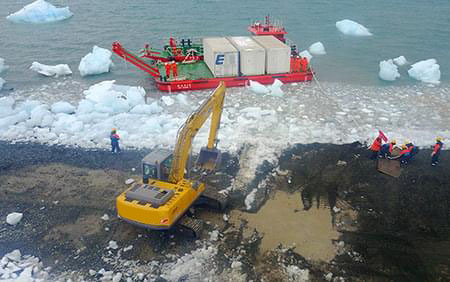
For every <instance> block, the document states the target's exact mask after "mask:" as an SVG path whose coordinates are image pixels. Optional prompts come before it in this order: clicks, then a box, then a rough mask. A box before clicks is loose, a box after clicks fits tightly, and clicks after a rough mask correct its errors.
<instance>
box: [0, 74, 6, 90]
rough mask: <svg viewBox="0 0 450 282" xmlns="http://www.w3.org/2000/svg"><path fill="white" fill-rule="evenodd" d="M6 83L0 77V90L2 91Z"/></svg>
mask: <svg viewBox="0 0 450 282" xmlns="http://www.w3.org/2000/svg"><path fill="white" fill-rule="evenodd" d="M5 83H6V81H5V80H4V79H3V78H1V77H0V90H2V88H3V85H5Z"/></svg>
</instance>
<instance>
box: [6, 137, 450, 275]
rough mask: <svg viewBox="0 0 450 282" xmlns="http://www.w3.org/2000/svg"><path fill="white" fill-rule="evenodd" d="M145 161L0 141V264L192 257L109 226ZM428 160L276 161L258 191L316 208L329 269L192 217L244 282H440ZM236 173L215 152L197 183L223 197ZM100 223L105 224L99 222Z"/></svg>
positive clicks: (440, 178) (448, 225)
mask: <svg viewBox="0 0 450 282" xmlns="http://www.w3.org/2000/svg"><path fill="white" fill-rule="evenodd" d="M146 153H148V151H145V150H125V151H123V152H122V153H121V154H118V155H113V154H111V153H110V152H108V151H106V150H83V149H79V148H70V147H64V146H45V145H38V144H20V143H18V144H7V143H2V142H0V154H1V156H2V159H1V160H0V215H1V217H2V219H1V220H0V256H3V255H4V254H5V253H7V252H9V251H11V250H13V249H17V248H18V249H21V251H22V253H24V254H32V255H35V256H38V257H40V258H42V259H43V261H44V264H45V265H48V266H52V267H53V269H54V271H64V270H79V271H82V272H84V273H86V272H87V270H89V269H94V270H98V269H100V268H102V267H105V268H106V269H108V264H107V263H106V262H105V260H104V256H103V254H104V253H105V249H106V247H107V245H108V242H109V241H110V240H115V241H117V242H118V243H119V244H120V245H119V247H121V248H123V247H125V246H128V245H133V249H132V250H131V251H128V252H123V253H122V257H123V258H125V259H133V260H140V261H143V262H145V261H150V260H164V257H165V255H166V254H173V253H176V254H181V255H182V254H184V253H188V252H190V251H192V250H193V249H196V248H197V247H198V246H197V245H196V242H195V240H194V239H190V238H186V237H183V236H178V235H179V234H177V233H176V232H174V231H170V232H152V231H145V230H143V229H140V228H136V227H133V226H131V225H129V224H126V223H123V222H122V221H120V220H118V219H117V218H116V217H115V210H114V198H115V196H116V195H118V194H119V193H121V192H122V191H123V190H124V189H125V188H126V185H125V184H124V181H125V180H126V179H128V178H134V179H136V180H138V179H139V178H140V161H141V159H142V157H143V156H145V154H146ZM429 153H430V152H429V150H422V151H421V152H420V153H419V154H418V155H417V156H416V159H415V160H414V161H413V162H411V163H410V164H408V165H407V166H405V167H403V168H402V175H401V176H400V177H399V178H398V179H397V178H392V177H389V176H386V175H383V174H380V173H378V172H377V171H376V169H375V166H376V165H375V162H374V161H371V160H369V159H368V158H367V151H366V149H365V147H363V146H361V145H360V144H358V143H355V144H348V145H340V146H339V145H330V144H311V145H297V146H294V147H293V148H291V149H289V150H287V151H286V152H284V153H283V154H282V156H281V158H280V169H281V170H282V171H288V173H287V174H279V175H278V176H274V177H273V178H271V179H270V180H269V182H270V183H268V188H267V193H266V192H265V194H267V195H269V194H272V193H273V192H274V190H283V191H285V192H289V193H293V192H296V194H300V195H301V196H300V197H299V201H302V204H303V205H301V206H303V209H304V210H309V209H311V208H314V207H315V205H318V204H320V205H323V203H325V205H327V206H328V207H329V208H330V213H331V215H332V221H333V225H334V226H335V228H336V230H337V231H339V232H340V233H341V234H342V235H341V238H340V239H338V240H336V242H335V244H336V245H340V244H342V245H340V247H339V248H338V252H337V256H336V257H335V258H334V259H333V260H332V261H330V262H329V263H326V262H323V263H318V262H311V261H308V260H306V259H305V258H303V257H302V256H301V255H299V254H298V253H297V252H296V251H295V248H293V249H289V248H285V247H282V246H280V247H279V248H276V249H275V250H272V251H268V252H265V253H263V252H262V251H261V250H260V243H261V236H260V235H259V234H258V233H257V232H254V233H253V234H252V236H250V237H248V236H247V237H246V236H244V232H243V226H232V224H230V223H228V222H224V221H223V219H222V214H216V213H211V212H207V211H205V212H203V211H197V210H196V211H195V212H194V214H195V216H197V217H199V218H201V219H203V220H205V221H207V225H206V231H211V230H219V231H220V238H221V239H220V243H219V244H218V249H219V253H218V258H219V259H218V262H216V263H217V264H218V266H219V268H218V270H219V271H221V270H224V269H229V268H230V258H237V257H239V260H240V261H241V262H242V264H243V266H242V271H243V272H244V273H245V274H246V275H247V280H248V279H253V280H254V281H261V280H264V281H274V280H283V278H282V277H286V276H283V275H285V274H283V271H284V270H283V269H284V268H283V267H281V266H280V265H285V266H286V265H295V266H298V267H300V268H302V269H309V272H310V278H312V280H324V277H325V275H326V274H329V273H332V274H333V277H338V276H340V277H344V278H345V279H346V280H355V281H445V280H449V277H450V271H449V270H450V239H449V238H450V236H449V235H450V209H449V207H450V154H449V153H448V152H447V151H444V152H443V154H442V156H441V163H440V164H439V166H438V167H435V168H432V167H431V166H430V157H429ZM338 161H345V164H344V163H342V162H341V163H340V165H338ZM238 167H239V163H238V161H237V160H236V158H233V159H232V158H230V157H229V156H227V155H225V156H224V161H223V167H222V168H221V173H220V174H218V175H216V176H214V177H212V178H210V179H208V180H207V183H208V184H209V186H210V187H214V189H218V190H220V189H224V188H227V187H228V186H229V185H230V183H231V180H232V178H233V177H234V176H235V174H236V171H237V169H238ZM133 168H135V170H134V171H133V170H132V169H133ZM265 175H266V176H267V172H266V174H265ZM274 175H275V174H274ZM232 196H233V197H234V198H235V199H234V200H233V202H232V206H231V207H230V208H229V209H240V208H244V207H243V199H242V198H239V196H238V195H232ZM260 200H261V202H264V200H265V199H260ZM299 206H300V205H299ZM333 207H336V208H338V210H333ZM13 211H18V212H23V213H24V218H23V219H22V221H21V222H20V223H19V224H18V225H17V226H15V227H12V226H9V225H7V224H6V223H5V221H4V217H5V216H6V215H7V214H8V213H10V212H13ZM229 212H230V210H227V211H226V213H229ZM103 214H108V215H109V217H110V219H109V220H107V221H104V220H102V219H101V216H102V215H103ZM244 224H245V223H244ZM268 224H270V223H268ZM202 238H203V239H207V238H208V234H207V232H206V234H204V235H203V237H202ZM341 242H342V243H341Z"/></svg>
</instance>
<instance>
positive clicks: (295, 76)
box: [155, 71, 313, 92]
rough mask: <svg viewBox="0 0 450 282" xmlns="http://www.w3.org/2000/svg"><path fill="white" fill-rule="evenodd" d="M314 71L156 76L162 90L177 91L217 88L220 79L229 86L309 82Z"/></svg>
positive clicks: (158, 86) (157, 84) (158, 85)
mask: <svg viewBox="0 0 450 282" xmlns="http://www.w3.org/2000/svg"><path fill="white" fill-rule="evenodd" d="M312 78H313V73H312V72H311V71H307V72H295V73H282V74H269V75H255V76H239V77H217V78H209V79H197V80H178V81H168V82H164V81H160V80H159V78H156V77H155V82H156V86H157V88H158V89H159V90H160V91H166V92H176V91H186V90H199V89H211V88H216V87H217V86H218V85H219V82H220V81H224V82H225V85H226V86H227V87H237V86H245V85H248V84H249V80H253V81H257V82H259V83H261V84H272V83H273V82H274V81H275V79H278V80H280V81H281V82H283V83H293V82H307V81H311V80H312Z"/></svg>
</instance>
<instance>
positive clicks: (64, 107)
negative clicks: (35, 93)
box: [51, 101, 75, 114]
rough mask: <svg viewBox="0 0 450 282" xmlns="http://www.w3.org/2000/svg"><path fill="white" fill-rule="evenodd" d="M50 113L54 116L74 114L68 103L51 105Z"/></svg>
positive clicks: (73, 109) (73, 108)
mask: <svg viewBox="0 0 450 282" xmlns="http://www.w3.org/2000/svg"><path fill="white" fill-rule="evenodd" d="M51 111H52V112H54V113H55V114H58V113H65V114H72V113H74V112H75V107H74V106H72V105H71V104H70V103H69V102H64V101H61V102H56V103H54V104H52V106H51Z"/></svg>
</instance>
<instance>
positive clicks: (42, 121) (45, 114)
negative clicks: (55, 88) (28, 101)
mask: <svg viewBox="0 0 450 282" xmlns="http://www.w3.org/2000/svg"><path fill="white" fill-rule="evenodd" d="M49 118H53V117H52V115H51V113H50V111H49V110H48V106H47V105H39V106H37V107H36V108H34V109H33V110H32V111H31V113H30V119H29V120H28V121H27V123H28V124H29V125H30V126H31V127H34V126H49V125H51V123H50V124H48V121H49ZM52 122H53V120H52Z"/></svg>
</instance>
